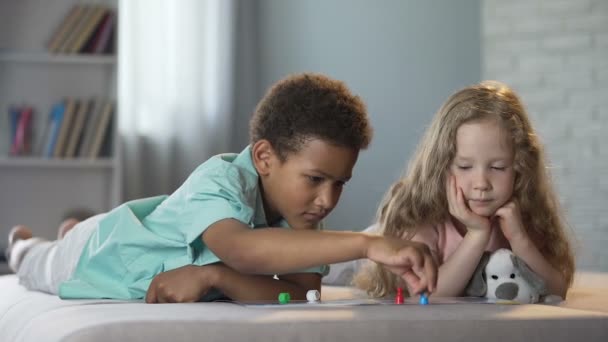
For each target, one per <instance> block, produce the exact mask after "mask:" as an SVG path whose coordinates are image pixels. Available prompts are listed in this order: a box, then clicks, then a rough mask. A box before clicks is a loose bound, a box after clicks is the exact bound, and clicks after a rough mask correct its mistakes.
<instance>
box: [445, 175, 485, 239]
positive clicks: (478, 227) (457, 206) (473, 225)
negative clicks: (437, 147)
mask: <svg viewBox="0 0 608 342" xmlns="http://www.w3.org/2000/svg"><path fill="white" fill-rule="evenodd" d="M446 193H447V198H448V206H449V209H450V214H451V215H452V216H454V217H455V218H456V219H457V220H458V221H460V222H462V224H464V225H465V226H466V227H467V230H468V231H472V230H473V231H480V232H486V231H487V232H489V231H490V227H491V225H490V220H489V219H488V218H487V217H483V216H479V215H477V214H475V213H474V212H473V211H471V209H469V207H468V206H467V203H466V200H465V198H464V193H463V192H462V189H461V188H460V187H458V185H457V184H456V178H455V177H454V176H453V175H452V174H448V178H447V182H446Z"/></svg>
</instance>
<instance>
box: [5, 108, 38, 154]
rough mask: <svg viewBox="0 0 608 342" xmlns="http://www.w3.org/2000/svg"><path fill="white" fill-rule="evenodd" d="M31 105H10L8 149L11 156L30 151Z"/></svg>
mask: <svg viewBox="0 0 608 342" xmlns="http://www.w3.org/2000/svg"><path fill="white" fill-rule="evenodd" d="M33 115H34V110H33V108H32V107H31V106H21V107H18V106H11V107H10V108H9V118H10V130H11V132H10V139H11V140H10V151H9V154H10V155H11V156H23V155H29V154H30V153H31V144H32V141H31V140H32V117H33Z"/></svg>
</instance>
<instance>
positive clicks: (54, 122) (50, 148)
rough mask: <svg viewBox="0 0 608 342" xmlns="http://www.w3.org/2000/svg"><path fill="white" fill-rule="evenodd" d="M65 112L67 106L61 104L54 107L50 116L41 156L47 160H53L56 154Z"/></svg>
mask: <svg viewBox="0 0 608 342" xmlns="http://www.w3.org/2000/svg"><path fill="white" fill-rule="evenodd" d="M64 111H65V104H64V103H63V101H62V102H59V103H57V104H55V105H54V106H53V109H52V110H51V113H50V114H49V124H48V127H47V131H46V133H45V139H44V144H43V150H42V153H41V155H42V156H43V157H46V158H52V157H53V156H54V153H55V145H56V144H57V137H58V136H59V131H60V130H61V123H62V121H63V112H64Z"/></svg>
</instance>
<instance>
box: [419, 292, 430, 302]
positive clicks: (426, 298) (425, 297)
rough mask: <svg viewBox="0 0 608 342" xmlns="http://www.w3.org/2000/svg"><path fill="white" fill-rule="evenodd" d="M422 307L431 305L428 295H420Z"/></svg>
mask: <svg viewBox="0 0 608 342" xmlns="http://www.w3.org/2000/svg"><path fill="white" fill-rule="evenodd" d="M419 303H420V305H428V304H429V297H427V296H426V293H421V294H420V301H419Z"/></svg>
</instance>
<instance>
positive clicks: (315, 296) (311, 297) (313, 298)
mask: <svg viewBox="0 0 608 342" xmlns="http://www.w3.org/2000/svg"><path fill="white" fill-rule="evenodd" d="M320 299H321V293H319V291H317V290H308V292H306V300H308V301H309V302H318V301H319V300H320Z"/></svg>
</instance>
